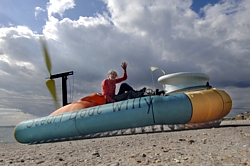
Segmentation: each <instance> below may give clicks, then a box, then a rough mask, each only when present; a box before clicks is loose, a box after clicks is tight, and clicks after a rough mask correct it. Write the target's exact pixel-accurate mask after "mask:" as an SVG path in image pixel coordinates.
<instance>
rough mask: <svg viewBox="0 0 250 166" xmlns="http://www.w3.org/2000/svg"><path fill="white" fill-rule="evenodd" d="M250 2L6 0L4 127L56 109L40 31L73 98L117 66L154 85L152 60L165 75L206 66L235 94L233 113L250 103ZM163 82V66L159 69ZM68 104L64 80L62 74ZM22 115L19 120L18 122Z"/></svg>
mask: <svg viewBox="0 0 250 166" xmlns="http://www.w3.org/2000/svg"><path fill="white" fill-rule="evenodd" d="M249 15H250V1H248V0H204V1H200V0H168V1H166V0H157V1H151V0H138V1H130V0H119V1H117V0H103V1H101V0H91V1H90V0H85V1H82V0H75V1H74V0H47V1H34V0H23V1H20V0H1V2H0V77H1V80H0V125H11V124H14V125H15V124H16V123H17V122H19V121H21V120H23V119H27V118H31V117H36V116H46V115H48V114H50V113H51V112H53V111H54V109H55V107H54V104H53V100H52V98H51V96H50V94H49V92H48V90H47V88H46V85H45V82H46V79H45V78H46V77H48V76H49V74H48V71H47V69H46V67H45V61H44V57H43V54H42V49H41V45H40V43H39V37H41V36H43V37H45V38H46V39H47V46H48V50H49V53H50V57H51V62H52V74H57V73H62V72H67V71H74V75H73V76H69V77H68V81H67V84H68V101H69V102H73V101H77V100H79V99H80V98H82V97H84V96H86V95H88V94H91V93H94V92H101V81H102V80H103V79H105V78H106V77H107V72H108V70H110V69H115V70H117V71H118V74H120V75H121V74H122V68H121V67H120V64H121V63H122V62H123V61H126V62H127V63H128V74H129V78H128V80H127V81H126V82H128V83H129V84H131V85H132V86H133V87H134V88H135V89H139V88H141V87H144V86H146V87H149V88H153V81H152V77H151V71H150V67H151V66H157V67H159V68H161V69H163V70H164V71H165V72H166V74H169V73H176V72H201V73H205V74H207V75H209V76H210V84H211V85H212V86H213V87H216V88H217V89H222V90H225V91H226V92H227V93H228V94H229V95H230V96H231V98H232V100H233V110H232V112H231V113H230V115H235V114H237V113H239V112H244V111H245V110H249V109H250V102H249V99H250V93H249V92H250V77H249V70H250V35H249V34H250V22H249ZM152 74H153V78H154V82H155V86H156V88H160V89H161V88H162V86H161V85H160V84H158V83H157V79H158V77H159V76H161V75H162V72H161V71H160V70H156V71H154V72H153V73H152ZM55 82H56V87H57V94H58V97H59V101H60V102H61V79H59V78H58V79H55ZM13 119H16V120H13Z"/></svg>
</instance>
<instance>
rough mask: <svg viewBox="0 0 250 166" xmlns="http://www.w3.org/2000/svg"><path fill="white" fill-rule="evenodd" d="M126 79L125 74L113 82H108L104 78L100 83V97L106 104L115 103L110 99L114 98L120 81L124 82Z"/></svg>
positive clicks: (108, 80)
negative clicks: (101, 96)
mask: <svg viewBox="0 0 250 166" xmlns="http://www.w3.org/2000/svg"><path fill="white" fill-rule="evenodd" d="M127 78H128V76H127V73H124V74H123V77H121V78H116V79H115V80H113V81H112V80H110V79H109V78H106V79H105V80H103V81H102V95H103V96H104V98H105V99H106V100H107V101H108V102H112V103H113V102H115V100H114V99H112V96H115V89H116V85H115V84H118V83H120V82H122V81H125V80H126V79H127Z"/></svg>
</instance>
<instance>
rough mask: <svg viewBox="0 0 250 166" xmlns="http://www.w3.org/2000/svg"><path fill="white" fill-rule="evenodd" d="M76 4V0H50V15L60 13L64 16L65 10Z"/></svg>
mask: <svg viewBox="0 0 250 166" xmlns="http://www.w3.org/2000/svg"><path fill="white" fill-rule="evenodd" d="M74 6H75V1H74V0H50V2H48V4H47V10H48V17H49V18H51V17H52V16H53V14H59V15H60V16H61V18H62V17H63V13H64V11H65V10H68V9H72V8H74Z"/></svg>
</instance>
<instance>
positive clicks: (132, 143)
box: [0, 120, 250, 166]
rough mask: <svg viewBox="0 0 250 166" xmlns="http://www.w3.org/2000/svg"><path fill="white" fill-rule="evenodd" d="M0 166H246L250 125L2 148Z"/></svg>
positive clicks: (249, 158) (235, 123) (224, 124)
mask: <svg viewBox="0 0 250 166" xmlns="http://www.w3.org/2000/svg"><path fill="white" fill-rule="evenodd" d="M0 165H11V166H12V165H28V166H30V165H31V166H32V165H46V166H49V165H51V166H54V165H60V166H61V165H91V166H92V165H93V166H95V165H106V166H108V165H110V166H123V165H159V166H160V165H250V121H249V120H240V121H223V122H222V123H221V125H220V127H218V128H209V129H197V130H181V131H170V130H166V131H164V132H156V133H150V132H148V133H143V134H136V135H125V136H114V137H102V138H95V139H85V140H78V141H67V142H58V143H47V144H36V145H23V144H19V143H13V144H0Z"/></svg>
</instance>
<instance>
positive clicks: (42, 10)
mask: <svg viewBox="0 0 250 166" xmlns="http://www.w3.org/2000/svg"><path fill="white" fill-rule="evenodd" d="M45 11H46V10H45V9H43V8H41V7H35V17H36V18H37V16H38V15H39V13H41V12H45Z"/></svg>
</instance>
